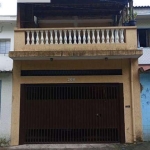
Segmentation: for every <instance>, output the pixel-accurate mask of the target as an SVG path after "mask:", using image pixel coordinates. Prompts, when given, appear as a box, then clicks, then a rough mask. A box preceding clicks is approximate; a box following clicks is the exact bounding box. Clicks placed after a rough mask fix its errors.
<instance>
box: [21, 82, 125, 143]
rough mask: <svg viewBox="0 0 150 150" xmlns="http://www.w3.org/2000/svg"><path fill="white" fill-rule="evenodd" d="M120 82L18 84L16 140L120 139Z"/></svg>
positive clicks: (121, 126)
mask: <svg viewBox="0 0 150 150" xmlns="http://www.w3.org/2000/svg"><path fill="white" fill-rule="evenodd" d="M120 87H121V84H36V85H22V88H21V111H20V113H21V114H20V116H21V117H20V144H25V143H29V144H30V143H55V142H57V143H66V142H71V143H74V142H75V143H86V142H124V123H123V120H124V119H123V117H124V115H123V99H122V97H121V94H122V89H121V88H120Z"/></svg>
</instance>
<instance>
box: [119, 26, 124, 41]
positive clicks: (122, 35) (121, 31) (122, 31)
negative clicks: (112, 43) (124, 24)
mask: <svg viewBox="0 0 150 150" xmlns="http://www.w3.org/2000/svg"><path fill="white" fill-rule="evenodd" d="M120 42H121V43H124V29H121V30H120Z"/></svg>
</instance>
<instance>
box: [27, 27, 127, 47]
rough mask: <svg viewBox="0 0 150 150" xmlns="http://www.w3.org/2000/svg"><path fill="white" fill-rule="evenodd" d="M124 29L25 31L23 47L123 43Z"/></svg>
mask: <svg viewBox="0 0 150 150" xmlns="http://www.w3.org/2000/svg"><path fill="white" fill-rule="evenodd" d="M125 30H126V29H125V28H118V29H117V28H108V27H106V28H75V29H74V28H69V29H33V30H32V29H29V30H28V29H26V31H25V45H49V44H53V45H56V44H72V45H74V44H101V43H102V44H104V43H125Z"/></svg>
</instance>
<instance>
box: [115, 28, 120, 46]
mask: <svg viewBox="0 0 150 150" xmlns="http://www.w3.org/2000/svg"><path fill="white" fill-rule="evenodd" d="M115 43H119V35H118V29H116V30H115Z"/></svg>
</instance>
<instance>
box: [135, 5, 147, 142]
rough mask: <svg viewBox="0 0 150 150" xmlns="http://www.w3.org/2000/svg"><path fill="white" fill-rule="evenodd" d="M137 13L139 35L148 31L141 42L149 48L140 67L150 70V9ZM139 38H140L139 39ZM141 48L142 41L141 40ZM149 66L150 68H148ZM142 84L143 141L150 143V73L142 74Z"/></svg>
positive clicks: (144, 8) (142, 58)
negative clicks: (144, 42)
mask: <svg viewBox="0 0 150 150" xmlns="http://www.w3.org/2000/svg"><path fill="white" fill-rule="evenodd" d="M135 11H136V12H137V14H138V16H137V28H138V29H139V30H138V34H139V31H140V30H141V31H142V30H144V29H145V30H147V31H146V32H145V36H143V35H142V36H141V35H140V34H139V35H138V36H141V40H144V41H146V43H147V44H144V45H146V46H147V47H144V48H143V55H142V56H141V57H140V58H139V65H140V66H142V67H144V68H150V67H149V66H150V32H149V31H150V7H149V6H148V7H138V8H135ZM138 38H139V37H138ZM139 47H143V46H142V45H141V41H140V38H139ZM147 66H148V67H147ZM140 83H141V86H142V91H141V109H142V127H143V140H144V141H150V72H145V73H142V74H140Z"/></svg>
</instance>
